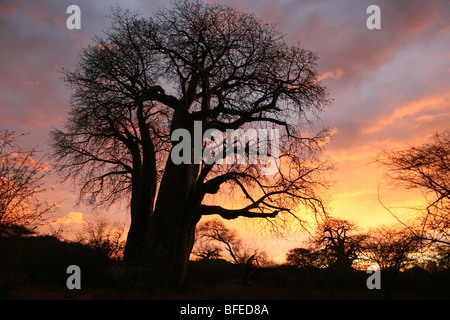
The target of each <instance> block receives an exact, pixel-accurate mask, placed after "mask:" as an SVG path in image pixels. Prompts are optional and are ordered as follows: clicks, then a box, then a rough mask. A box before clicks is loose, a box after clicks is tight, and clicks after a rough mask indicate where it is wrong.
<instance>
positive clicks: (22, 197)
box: [0, 130, 53, 236]
mask: <svg viewBox="0 0 450 320" xmlns="http://www.w3.org/2000/svg"><path fill="white" fill-rule="evenodd" d="M20 136H21V135H16V133H15V132H11V131H7V130H5V131H0V235H1V236H13V235H15V236H20V235H27V234H31V233H33V230H34V229H35V228H36V227H37V226H39V225H40V224H41V223H43V222H44V221H45V219H46V218H48V216H49V214H50V212H51V211H52V209H53V206H51V205H49V204H47V202H45V201H43V200H42V199H39V196H40V195H42V194H43V193H44V192H45V191H46V189H45V188H44V187H43V179H44V177H45V175H46V173H47V171H48V167H47V166H48V165H47V164H45V163H44V162H42V160H41V159H37V150H36V149H32V150H23V149H22V148H21V147H20V146H19V145H18V144H17V142H16V140H17V138H19V137H20Z"/></svg>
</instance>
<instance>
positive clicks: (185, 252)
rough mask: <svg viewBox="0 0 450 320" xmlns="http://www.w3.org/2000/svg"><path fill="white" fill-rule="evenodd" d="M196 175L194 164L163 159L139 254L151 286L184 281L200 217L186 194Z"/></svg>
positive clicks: (190, 193)
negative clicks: (163, 166) (161, 171)
mask: <svg viewBox="0 0 450 320" xmlns="http://www.w3.org/2000/svg"><path fill="white" fill-rule="evenodd" d="M197 175H198V165H193V164H181V165H175V164H174V163H173V162H172V161H171V160H170V159H169V160H168V162H167V166H166V169H165V172H164V176H163V179H162V181H161V185H160V189H159V191H158V197H157V201H156V205H155V211H154V213H153V214H152V215H151V216H150V217H149V220H148V229H147V236H146V239H145V241H144V244H143V246H142V248H141V251H140V253H139V255H140V261H141V262H142V264H143V265H144V266H145V267H147V268H148V270H149V273H150V279H149V280H151V281H152V282H153V284H155V285H162V286H169V287H178V286H179V285H180V284H181V283H182V282H183V280H184V276H185V272H186V267H187V263H188V261H189V256H190V253H191V250H192V247H193V244H194V236H195V227H196V225H197V222H198V221H199V219H200V215H199V214H198V213H197V212H195V209H194V208H195V203H193V201H192V197H190V196H191V195H192V191H193V188H194V185H195V182H196V178H197Z"/></svg>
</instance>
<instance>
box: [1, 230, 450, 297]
mask: <svg viewBox="0 0 450 320" xmlns="http://www.w3.org/2000/svg"><path fill="white" fill-rule="evenodd" d="M69 265H78V266H79V267H80V269H81V290H69V289H68V288H67V287H66V280H67V278H68V277H69V276H70V275H69V274H67V273H66V269H67V267H68V266H69ZM247 271H248V270H247ZM244 274H245V275H246V276H245V277H244ZM368 276H369V275H368V274H366V273H365V272H362V271H356V270H350V271H348V272H346V273H345V274H341V275H338V274H337V273H336V272H332V271H331V270H323V269H314V268H303V269H298V268H295V267H292V266H288V265H280V266H275V267H270V268H258V269H252V270H250V271H249V272H246V273H245V272H244V270H243V269H242V268H241V267H240V266H237V265H234V264H231V263H228V262H226V261H223V260H208V261H198V262H191V263H190V265H189V270H188V273H187V277H186V281H185V284H184V286H183V287H182V288H181V289H180V290H177V291H176V292H173V291H167V290H161V289H158V290H155V289H151V288H150V289H149V286H148V285H147V284H146V283H145V281H144V280H143V272H142V270H139V269H137V268H133V267H127V266H125V265H124V264H123V263H122V262H120V261H112V260H109V259H107V258H105V257H104V256H102V255H101V254H99V252H97V251H96V250H94V249H92V248H90V247H87V246H84V245H81V244H79V243H69V242H61V241H59V240H57V239H56V238H53V237H50V236H41V237H24V238H0V299H2V300H21V299H27V300H29V299H45V300H53V299H57V300H61V299H63V300H65V299H94V300H97V299H102V300H103V299H108V300H111V299H113V300H114V299H126V300H131V299H133V300H135V299H138V300H141V299H161V300H204V299H206V300H322V299H326V300H330V299H333V300H341V299H345V300H349V299H350V300H374V299H377V300H384V299H386V290H385V289H383V286H386V284H385V283H384V282H383V285H382V289H381V290H369V289H368V288H367V287H366V280H367V278H368ZM382 278H383V274H382ZM383 280H386V279H383ZM387 298H388V299H391V300H396V299H400V300H416V299H421V300H422V299H429V300H442V299H445V300H448V299H450V271H448V270H447V271H445V272H436V273H430V272H428V271H425V270H423V269H419V268H414V269H409V270H407V271H405V272H402V273H400V274H398V275H397V276H396V277H395V279H394V282H393V285H392V289H391V290H389V292H388V295H387Z"/></svg>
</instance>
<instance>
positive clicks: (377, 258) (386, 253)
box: [364, 226, 420, 273]
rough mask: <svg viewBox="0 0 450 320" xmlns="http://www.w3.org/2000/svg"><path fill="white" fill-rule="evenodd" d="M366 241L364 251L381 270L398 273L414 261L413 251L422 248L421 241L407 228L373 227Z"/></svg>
mask: <svg viewBox="0 0 450 320" xmlns="http://www.w3.org/2000/svg"><path fill="white" fill-rule="evenodd" d="M368 234H369V235H370V236H368V237H367V238H366V239H365V241H364V253H365V255H366V256H367V257H368V259H369V260H370V261H372V262H374V263H376V264H377V265H378V266H379V267H380V270H384V271H390V272H395V273H398V272H399V271H400V270H402V269H403V268H405V267H406V266H408V265H409V264H410V263H412V262H413V261H414V259H415V258H414V256H412V254H413V253H416V252H417V250H419V249H420V247H419V241H418V240H417V239H416V237H415V236H414V235H413V234H412V233H411V232H410V231H409V230H408V229H405V228H400V227H398V226H396V227H385V226H383V227H379V228H376V229H372V230H370V231H369V233H368Z"/></svg>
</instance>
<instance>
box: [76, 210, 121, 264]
mask: <svg viewBox="0 0 450 320" xmlns="http://www.w3.org/2000/svg"><path fill="white" fill-rule="evenodd" d="M123 235H124V225H123V224H119V223H111V222H110V221H109V220H108V219H106V218H104V217H98V218H96V219H93V220H91V221H86V222H85V223H84V224H83V229H82V231H81V232H79V233H78V234H77V240H78V241H79V242H81V243H84V244H87V245H89V246H91V247H92V248H95V249H96V250H97V251H98V252H99V253H100V255H102V256H105V257H107V258H113V259H120V258H122V256H123V249H124V247H125V240H124V239H123Z"/></svg>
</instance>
